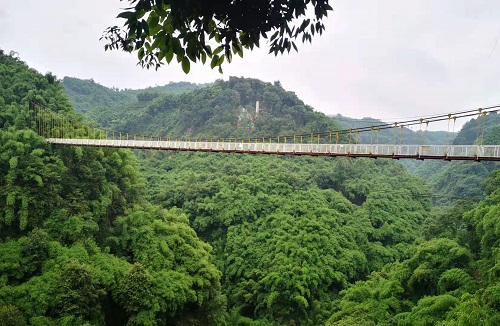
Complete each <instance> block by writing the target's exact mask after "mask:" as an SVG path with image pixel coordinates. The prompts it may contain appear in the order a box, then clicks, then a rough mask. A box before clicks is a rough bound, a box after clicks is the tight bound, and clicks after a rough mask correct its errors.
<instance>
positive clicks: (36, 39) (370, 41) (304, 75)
mask: <svg viewBox="0 0 500 326" xmlns="http://www.w3.org/2000/svg"><path fill="white" fill-rule="evenodd" d="M330 3H331V5H332V7H333V8H334V12H333V13H331V14H330V16H329V18H328V20H327V21H326V22H325V24H326V28H327V30H326V32H325V33H324V34H323V36H321V37H316V38H314V39H313V43H312V45H309V44H305V45H301V46H300V47H299V53H291V54H290V55H284V56H278V57H274V55H268V54H267V48H266V47H265V46H264V44H263V46H262V48H261V49H260V50H257V51H254V52H252V53H250V52H247V53H246V54H245V57H244V58H243V59H240V58H239V57H236V58H235V59H234V61H233V63H231V64H225V66H224V75H220V74H219V73H218V72H216V71H212V70H211V69H210V67H209V66H208V65H206V66H202V65H201V64H199V65H196V66H192V67H191V72H190V73H189V74H188V75H185V74H184V73H183V72H182V69H181V67H180V66H178V65H176V64H173V65H170V66H164V67H163V68H161V69H160V70H159V71H154V70H151V71H148V70H143V69H142V68H140V67H137V66H136V62H137V61H136V56H135V54H127V53H121V52H117V51H113V52H109V51H108V52H105V51H104V49H103V47H104V43H102V42H100V41H99V37H100V36H101V35H102V31H103V30H104V29H105V28H106V27H108V26H110V25H122V22H121V20H119V19H115V17H116V15H117V14H118V13H119V12H120V8H123V7H126V6H127V3H126V2H120V1H118V0H71V1H68V0H44V1H40V0H2V5H1V6H0V48H1V49H3V50H4V51H6V52H8V51H10V50H14V51H17V52H18V53H19V55H20V57H21V59H22V60H23V61H25V62H27V63H28V64H29V65H30V66H31V67H33V68H35V69H37V70H38V71H40V72H42V73H45V72H47V71H51V72H52V73H54V74H56V75H57V76H58V77H59V78H62V77H64V76H72V77H78V78H83V79H90V78H93V79H94V80H95V81H96V82H98V83H100V84H103V85H105V86H108V87H111V86H115V87H118V88H144V87H147V86H154V85H163V84H167V83H169V82H171V81H174V82H176V81H190V82H195V83H205V82H211V81H214V80H215V79H217V78H223V79H227V78H228V76H244V77H252V78H258V79H261V80H264V81H268V82H273V81H275V80H280V81H281V83H282V85H283V86H284V88H285V89H287V90H291V91H293V92H295V93H296V94H297V95H298V96H299V97H300V98H301V99H302V100H304V102H306V103H307V104H309V105H311V106H312V107H314V108H315V109H316V110H318V111H321V112H324V113H327V114H337V113H340V114H342V115H346V116H350V117H356V118H362V117H367V116H370V117H377V118H382V119H394V118H406V117H420V116H423V115H430V114H436V113H447V112H453V111H459V110H464V109H471V108H477V107H484V106H489V105H495V104H500V44H497V41H498V43H500V41H499V40H498V38H499V33H500V1H498V0H421V1H417V0H415V1H401V0H380V1H373V0H338V1H331V2H330Z"/></svg>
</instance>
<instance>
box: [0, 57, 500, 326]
mask: <svg viewBox="0 0 500 326" xmlns="http://www.w3.org/2000/svg"><path fill="white" fill-rule="evenodd" d="M68 82H69V83H73V84H72V86H71V89H72V90H71V91H70V90H68V89H69V88H68V87H69V86H68V85H67V83H68ZM0 83H1V85H2V87H1V88H0V139H1V142H0V236H1V238H0V325H179V326H184V325H186V326H187V325H230V326H232V325H238V326H265V325H269V326H273V325H276V326H278V325H305V326H309V325H310V326H313V325H436V324H440V325H498V324H499V323H500V317H499V316H500V311H499V310H500V273H499V270H500V241H499V239H500V231H499V230H500V220H499V216H500V190H499V185H500V173H499V171H498V169H497V166H496V165H493V164H492V165H484V163H463V164H464V168H463V169H456V170H455V169H454V168H452V167H453V165H454V164H453V165H452V164H451V163H448V162H444V163H443V164H444V165H443V166H444V167H443V166H441V165H440V166H439V167H434V168H433V167H432V166H428V167H425V166H424V165H421V166H417V167H415V168H414V169H412V172H415V174H416V175H412V174H410V173H409V172H408V169H407V168H405V167H404V166H403V165H402V164H400V163H399V162H397V161H392V160H384V159H378V160H370V159H347V158H339V159H332V158H319V157H277V156H251V155H241V154H215V153H186V152H181V153H177V152H158V151H134V152H131V151H128V150H115V149H98V148H75V147H57V146H51V145H48V144H46V143H45V141H44V140H43V139H42V138H41V137H39V136H38V135H36V134H35V133H34V132H33V131H31V129H30V121H31V120H30V119H29V118H30V113H29V111H28V107H29V105H28V103H29V101H32V100H34V101H36V102H37V103H39V104H40V105H43V106H45V107H47V108H51V109H53V110H58V111H64V112H66V113H67V114H69V115H73V116H74V118H75V119H85V120H88V121H94V122H96V123H98V124H99V125H100V126H102V127H106V128H111V129H115V130H119V131H124V132H130V133H138V134H152V135H154V134H157V135H162V136H184V137H216V136H220V137H228V136H269V135H279V134H281V135H286V134H292V133H309V132H316V131H320V130H321V131H324V130H329V129H334V128H340V124H339V123H338V122H336V121H335V120H333V119H331V118H328V117H326V116H325V115H323V114H321V113H317V112H314V111H313V110H312V108H311V107H309V106H307V105H305V104H304V103H303V102H302V101H300V99H298V98H297V96H296V95H295V94H293V93H291V92H287V91H286V90H284V89H283V88H282V86H281V85H280V84H279V82H275V83H274V84H270V83H264V82H261V81H258V80H254V79H245V78H234V77H232V78H230V79H229V80H228V81H222V80H220V81H216V82H215V83H214V84H212V85H204V86H203V87H201V86H200V85H197V86H196V87H193V88H191V89H190V88H189V87H191V86H192V84H182V85H175V84H172V85H170V89H155V90H140V91H130V92H128V91H117V90H109V89H107V90H106V89H104V88H102V87H101V86H100V85H98V84H95V83H92V82H91V81H90V82H89V81H81V80H77V79H68V78H65V79H64V81H63V82H62V83H61V82H60V81H59V80H58V79H57V78H55V76H53V75H52V74H50V73H48V74H46V75H41V74H39V73H37V72H36V71H34V70H32V69H30V68H29V67H28V66H27V65H26V64H25V63H23V62H22V61H20V60H19V59H16V58H14V57H12V56H9V55H6V54H4V53H1V54H0ZM63 85H64V87H63ZM167 86H168V85H167ZM173 89H175V91H173ZM65 90H66V92H68V96H69V99H71V101H72V102H70V101H69V100H68V97H66V95H65V94H64V93H65ZM75 90H76V93H73V95H71V92H75ZM94 91H95V93H93V92H94ZM109 91H111V92H113V93H110V92H109ZM78 92H81V93H78ZM85 92H87V94H85ZM127 92H128V93H127ZM122 93H123V94H122ZM106 94H108V95H106ZM109 94H114V95H117V96H116V97H114V95H113V96H111V95H109ZM131 94H132V95H131ZM122 95H123V96H122ZM77 98H78V100H76V99H77ZM103 99H106V103H107V105H104V104H103V102H100V101H101V100H103ZM257 101H259V112H258V113H257V111H256V102H257ZM71 103H73V104H71ZM78 103H79V104H78ZM73 105H74V107H75V109H77V111H79V112H80V113H84V114H85V116H80V115H79V114H78V113H77V112H76V111H74V109H73ZM474 123H476V122H475V121H472V122H471V123H470V124H471V125H474ZM499 130H500V129H499V128H498V127H496V126H495V125H492V126H491V127H488V130H487V133H486V136H487V137H486V138H488V139H493V140H492V141H494V139H496V138H495V137H497V136H498V131H499ZM461 133H462V134H461ZM468 134H470V132H469V131H468V127H467V125H466V126H464V128H463V131H460V133H459V134H458V135H457V139H461V138H459V136H460V137H462V136H463V137H465V138H466V139H468V140H469V139H470V138H471V136H468ZM461 135H462V136H461ZM475 136H476V135H474V137H475ZM486 138H485V139H486ZM474 140H475V138H474V139H472V142H474ZM424 163H425V162H424ZM438 163H442V162H438ZM425 164H427V163H425ZM479 167H481V169H483V168H484V170H481V172H478V171H479V170H478V169H480V168H479ZM425 169H427V171H428V172H425ZM418 170H420V171H422V172H418V173H417V171H418ZM438 170H439V171H441V172H439V171H438ZM443 171H447V173H444V172H443ZM419 173H420V174H421V175H424V176H425V175H426V174H432V178H435V180H436V184H434V183H432V182H429V179H428V178H426V179H425V180H423V179H422V178H421V177H419V176H418V174H419ZM452 173H455V175H452ZM466 178H473V179H474V180H475V181H474V183H472V184H473V185H472V186H471V185H470V184H469V183H470V182H469V181H466V180H467V179H466ZM451 179H459V180H462V181H463V180H465V181H463V182H465V183H467V184H466V186H467V189H466V190H467V191H469V190H470V193H469V192H468V193H467V197H469V198H468V199H467V198H466V199H463V200H456V199H455V198H454V197H460V196H454V195H452V194H455V193H459V194H460V193H461V192H462V191H465V190H464V189H462V188H459V187H458V186H456V185H455V186H454V184H453V183H451V186H450V180H451ZM438 185H439V186H438ZM439 187H441V188H439ZM446 187H450V189H451V190H450V192H444V191H443V190H442V189H446ZM474 191H475V192H476V193H473V192H474ZM439 196H441V197H442V198H445V199H446V202H440V201H439V200H436V198H438V197H439ZM472 197H474V199H470V198H472Z"/></svg>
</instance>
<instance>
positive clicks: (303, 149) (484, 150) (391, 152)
mask: <svg viewBox="0 0 500 326" xmlns="http://www.w3.org/2000/svg"><path fill="white" fill-rule="evenodd" d="M47 142H49V143H51V144H59V145H69V146H90V147H115V148H131V149H155V150H174V151H202V152H229V153H249V154H274V155H310V156H347V157H372V158H377V157H380V158H393V159H400V158H411V159H421V160H423V159H439V160H474V161H500V145H483V146H479V145H392V144H391V145H371V144H351V145H349V144H293V143H241V142H203V141H163V140H161V141H160V140H110V139H66V138H48V139H47Z"/></svg>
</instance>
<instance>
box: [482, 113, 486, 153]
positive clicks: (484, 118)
mask: <svg viewBox="0 0 500 326" xmlns="http://www.w3.org/2000/svg"><path fill="white" fill-rule="evenodd" d="M485 125H486V112H483V130H482V131H481V145H484V127H485Z"/></svg>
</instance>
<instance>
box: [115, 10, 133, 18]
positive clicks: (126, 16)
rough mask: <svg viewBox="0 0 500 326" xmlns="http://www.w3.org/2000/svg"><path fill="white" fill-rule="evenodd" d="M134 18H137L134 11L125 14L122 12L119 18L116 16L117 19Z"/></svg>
mask: <svg viewBox="0 0 500 326" xmlns="http://www.w3.org/2000/svg"><path fill="white" fill-rule="evenodd" d="M134 16H135V12H133V11H124V12H121V13H120V14H119V15H118V16H116V18H125V19H130V18H133V17H134Z"/></svg>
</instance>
